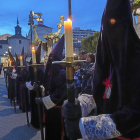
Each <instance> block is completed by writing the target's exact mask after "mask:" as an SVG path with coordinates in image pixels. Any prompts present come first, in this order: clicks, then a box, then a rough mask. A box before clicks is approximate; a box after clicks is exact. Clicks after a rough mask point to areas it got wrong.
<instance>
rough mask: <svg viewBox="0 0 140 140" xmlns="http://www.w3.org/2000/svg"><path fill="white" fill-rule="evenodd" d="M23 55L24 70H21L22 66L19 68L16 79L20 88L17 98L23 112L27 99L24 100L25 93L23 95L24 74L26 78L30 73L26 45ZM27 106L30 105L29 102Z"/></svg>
mask: <svg viewBox="0 0 140 140" xmlns="http://www.w3.org/2000/svg"><path fill="white" fill-rule="evenodd" d="M21 56H22V59H23V65H24V66H25V67H24V68H23V70H22V71H21V68H17V70H18V71H17V72H18V75H17V78H16V80H17V88H18V89H17V90H18V93H17V98H18V99H17V101H18V104H19V109H21V110H22V112H25V101H24V95H23V89H22V84H24V83H23V81H22V76H23V77H24V79H25V80H26V78H27V77H28V75H29V72H28V71H27V67H26V65H27V64H26V63H25V55H24V47H23V48H22V52H21ZM17 65H20V64H19V62H17ZM16 67H17V66H16ZM25 90H26V89H25ZM25 93H26V94H27V90H26V91H25ZM26 97H27V98H28V96H27V95H26ZM26 100H27V101H28V99H26ZM27 106H29V103H27ZM28 110H29V109H28Z"/></svg>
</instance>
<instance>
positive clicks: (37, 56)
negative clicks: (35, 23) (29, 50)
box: [35, 43, 41, 64]
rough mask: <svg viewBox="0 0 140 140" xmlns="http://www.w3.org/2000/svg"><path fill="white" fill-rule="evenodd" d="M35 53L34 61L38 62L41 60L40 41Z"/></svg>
mask: <svg viewBox="0 0 140 140" xmlns="http://www.w3.org/2000/svg"><path fill="white" fill-rule="evenodd" d="M35 54H36V63H37V64H40V61H41V43H40V44H39V47H38V48H37V50H36V52H35Z"/></svg>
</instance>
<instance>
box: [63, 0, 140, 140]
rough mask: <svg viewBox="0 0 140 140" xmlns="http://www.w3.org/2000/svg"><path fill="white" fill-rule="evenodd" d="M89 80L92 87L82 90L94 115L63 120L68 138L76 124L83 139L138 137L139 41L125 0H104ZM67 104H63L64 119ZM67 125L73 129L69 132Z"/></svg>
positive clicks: (139, 110) (139, 107)
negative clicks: (93, 110) (105, 1)
mask: <svg viewBox="0 0 140 140" xmlns="http://www.w3.org/2000/svg"><path fill="white" fill-rule="evenodd" d="M90 81H91V83H89V84H90V85H91V86H89V87H92V88H91V89H89V90H88V89H87V90H85V91H84V93H85V95H86V93H89V92H90V91H91V93H92V95H93V98H94V100H95V103H96V105H97V116H90V117H86V116H85V117H82V118H81V119H80V121H79V119H77V120H76V122H74V121H69V120H66V124H67V126H68V127H67V133H68V135H69V137H71V136H72V137H73V138H75V137H76V134H75V132H76V130H77V131H78V129H75V128H77V127H79V128H80V132H81V134H82V137H83V138H84V139H87V140H93V139H100V140H102V139H111V138H112V139H115V138H118V139H124V138H128V139H135V138H139V139H140V119H139V118H140V40H139V38H138V36H137V34H136V32H135V30H134V27H133V22H132V13H131V7H130V2H129V0H107V4H106V7H105V10H104V13H103V17H102V24H101V31H100V36H99V39H98V45H97V53H96V61H95V69H94V72H93V75H92V79H90ZM80 103H81V102H80ZM89 103H90V102H89V101H88V100H87V101H86V105H85V107H84V109H86V110H87V109H89V108H88V105H89ZM95 103H94V104H95ZM67 104H68V103H65V104H64V106H63V107H64V108H63V114H64V116H65V118H66V119H68V114H67V112H68V110H69V109H68V108H67V107H66V105H67ZM91 105H92V104H91ZM81 108H82V107H81ZM89 112H90V109H89ZM89 112H88V113H89ZM81 113H82V114H83V112H81ZM82 116H83V115H82ZM78 121H79V126H78V123H77V122H78ZM69 124H71V127H70V125H69ZM72 125H75V128H74V127H72ZM70 128H71V130H72V129H73V128H74V129H73V132H72V133H71V131H70ZM122 137H123V138H122Z"/></svg>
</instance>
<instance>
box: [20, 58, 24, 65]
mask: <svg viewBox="0 0 140 140" xmlns="http://www.w3.org/2000/svg"><path fill="white" fill-rule="evenodd" d="M20 66H23V60H22V56H20Z"/></svg>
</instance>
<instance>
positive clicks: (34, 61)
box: [32, 47, 36, 64]
mask: <svg viewBox="0 0 140 140" xmlns="http://www.w3.org/2000/svg"><path fill="white" fill-rule="evenodd" d="M32 61H33V64H36V55H35V48H34V47H32Z"/></svg>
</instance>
